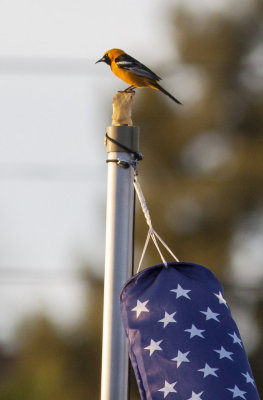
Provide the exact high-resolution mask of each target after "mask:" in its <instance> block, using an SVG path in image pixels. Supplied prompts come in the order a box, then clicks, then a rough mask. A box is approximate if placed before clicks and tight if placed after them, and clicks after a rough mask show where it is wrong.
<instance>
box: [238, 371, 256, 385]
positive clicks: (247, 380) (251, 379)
mask: <svg viewBox="0 0 263 400" xmlns="http://www.w3.org/2000/svg"><path fill="white" fill-rule="evenodd" d="M241 374H242V375H243V376H244V377H245V378H246V382H247V383H252V385H253V386H255V381H254V379H253V378H252V377H251V376H250V375H249V373H248V372H247V373H246V374H243V372H241Z"/></svg>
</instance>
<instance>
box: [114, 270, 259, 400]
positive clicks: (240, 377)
mask: <svg viewBox="0 0 263 400" xmlns="http://www.w3.org/2000/svg"><path fill="white" fill-rule="evenodd" d="M120 302H121V315H122V320H123V325H124V328H125V332H126V335H127V340H128V346H129V354H130V359H131V362H132V366H133V369H134V372H135V376H136V380H137V384H138V388H139V392H140V395H141V399H142V400H163V399H166V400H232V399H236V400H240V399H243V400H259V395H258V392H257V389H256V385H255V381H254V378H253V375H252V372H251V369H250V366H249V362H248V359H247V356H246V352H245V349H244V345H243V342H242V340H241V337H240V333H239V331H238V328H237V326H236V324H235V322H234V320H233V318H232V316H231V312H230V309H229V306H228V304H227V302H226V300H225V298H224V292H223V288H222V285H221V284H220V282H219V281H218V280H217V278H216V277H215V275H214V274H213V273H212V272H211V271H210V270H209V269H207V268H205V267H203V266H201V265H197V264H192V263H185V262H179V263H169V264H168V268H165V267H164V265H163V264H162V265H157V266H153V267H150V268H147V269H145V270H143V271H141V272H139V273H138V274H136V275H134V276H133V277H132V278H131V279H130V280H129V281H128V282H127V283H126V285H125V286H124V288H123V290H122V292H121V296H120Z"/></svg>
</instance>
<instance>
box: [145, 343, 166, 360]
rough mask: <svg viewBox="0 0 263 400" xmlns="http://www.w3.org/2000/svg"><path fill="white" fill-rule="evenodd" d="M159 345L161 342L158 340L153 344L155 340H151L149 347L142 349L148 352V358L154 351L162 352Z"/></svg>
mask: <svg viewBox="0 0 263 400" xmlns="http://www.w3.org/2000/svg"><path fill="white" fill-rule="evenodd" d="M160 343H162V340H159V342H155V340H153V339H151V343H150V344H149V346H147V347H144V349H145V350H150V356H151V355H152V354H153V353H154V352H155V350H162V348H161V347H160V346H159V345H160Z"/></svg>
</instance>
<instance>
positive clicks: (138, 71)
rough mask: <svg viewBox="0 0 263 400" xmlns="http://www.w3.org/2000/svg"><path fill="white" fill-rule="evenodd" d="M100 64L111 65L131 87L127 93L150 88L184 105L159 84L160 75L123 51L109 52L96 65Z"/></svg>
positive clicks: (115, 72)
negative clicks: (132, 90)
mask: <svg viewBox="0 0 263 400" xmlns="http://www.w3.org/2000/svg"><path fill="white" fill-rule="evenodd" d="M98 62H105V63H106V64H108V65H110V67H111V70H112V72H113V73H114V74H115V75H116V76H117V77H118V78H120V79H122V80H123V81H124V82H126V83H128V84H129V85H131V86H129V87H128V88H127V89H126V91H128V90H131V89H135V88H140V87H150V88H152V89H157V90H160V91H161V92H163V93H164V94H166V95H167V96H168V97H170V99H172V100H173V101H175V102H176V103H178V104H182V103H180V101H179V100H177V99H176V98H175V97H173V96H172V95H171V94H170V93H168V92H167V91H166V90H165V89H164V88H162V86H160V85H159V83H157V82H158V81H160V80H161V78H160V77H159V76H158V75H156V74H155V73H154V72H152V71H151V70H150V69H149V68H147V67H146V66H145V65H143V64H141V63H140V62H139V61H137V60H135V58H133V57H131V56H129V55H128V54H126V53H125V52H124V51H123V50H120V49H111V50H108V51H106V53H105V54H104V56H103V57H102V58H101V59H100V60H98V61H97V62H96V64H97V63H98Z"/></svg>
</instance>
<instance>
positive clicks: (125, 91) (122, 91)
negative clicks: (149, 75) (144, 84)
mask: <svg viewBox="0 0 263 400" xmlns="http://www.w3.org/2000/svg"><path fill="white" fill-rule="evenodd" d="M135 89H136V87H135V86H129V87H127V89H125V90H119V91H118V92H119V93H133V94H135Z"/></svg>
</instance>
